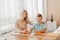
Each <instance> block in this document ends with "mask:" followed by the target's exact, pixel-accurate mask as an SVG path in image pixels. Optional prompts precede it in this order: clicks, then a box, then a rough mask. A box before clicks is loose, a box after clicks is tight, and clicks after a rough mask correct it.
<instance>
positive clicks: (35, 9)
mask: <svg viewBox="0 0 60 40" xmlns="http://www.w3.org/2000/svg"><path fill="white" fill-rule="evenodd" d="M24 8H25V9H26V10H27V11H28V14H29V17H30V19H34V18H35V16H36V14H37V13H41V14H42V15H43V20H45V0H24Z"/></svg>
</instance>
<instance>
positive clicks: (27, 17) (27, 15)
mask: <svg viewBox="0 0 60 40" xmlns="http://www.w3.org/2000/svg"><path fill="white" fill-rule="evenodd" d="M23 12H25V13H26V17H25V18H24V20H26V19H27V18H28V12H27V11H26V10H23V11H22V13H21V14H24V13H23Z"/></svg>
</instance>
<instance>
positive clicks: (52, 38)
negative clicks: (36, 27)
mask: <svg viewBox="0 0 60 40" xmlns="http://www.w3.org/2000/svg"><path fill="white" fill-rule="evenodd" d="M59 35H60V34H53V33H48V34H42V35H40V36H34V35H29V34H25V35H24V34H20V35H17V36H16V40H59Z"/></svg>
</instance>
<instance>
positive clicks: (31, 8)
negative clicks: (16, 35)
mask: <svg viewBox="0 0 60 40" xmlns="http://www.w3.org/2000/svg"><path fill="white" fill-rule="evenodd" d="M0 3H1V4H0V20H1V22H2V23H1V22H0V23H1V24H3V23H5V24H6V21H7V23H10V22H12V21H13V20H15V19H17V18H18V17H19V15H20V13H21V11H22V10H23V9H26V10H27V11H28V14H29V18H30V19H31V20H33V19H34V18H35V16H36V14H37V13H41V14H42V15H43V17H44V18H45V0H0Z"/></svg>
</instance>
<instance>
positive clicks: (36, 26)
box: [33, 14, 46, 33]
mask: <svg viewBox="0 0 60 40" xmlns="http://www.w3.org/2000/svg"><path fill="white" fill-rule="evenodd" d="M36 20H37V22H36V23H34V27H33V30H34V32H40V33H45V32H46V28H45V27H44V23H43V22H42V15H41V14H38V15H37V17H36Z"/></svg>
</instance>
